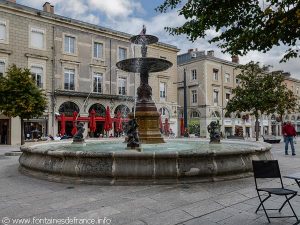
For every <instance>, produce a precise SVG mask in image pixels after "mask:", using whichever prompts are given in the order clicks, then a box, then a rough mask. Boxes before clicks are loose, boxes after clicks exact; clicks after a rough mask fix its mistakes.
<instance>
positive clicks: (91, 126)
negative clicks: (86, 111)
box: [90, 109, 96, 132]
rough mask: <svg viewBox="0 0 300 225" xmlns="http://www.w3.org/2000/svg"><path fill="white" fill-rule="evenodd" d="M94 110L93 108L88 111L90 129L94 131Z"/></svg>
mask: <svg viewBox="0 0 300 225" xmlns="http://www.w3.org/2000/svg"><path fill="white" fill-rule="evenodd" d="M95 115H96V112H95V110H94V109H92V110H91V112H90V131H91V132H95V131H96V117H95Z"/></svg>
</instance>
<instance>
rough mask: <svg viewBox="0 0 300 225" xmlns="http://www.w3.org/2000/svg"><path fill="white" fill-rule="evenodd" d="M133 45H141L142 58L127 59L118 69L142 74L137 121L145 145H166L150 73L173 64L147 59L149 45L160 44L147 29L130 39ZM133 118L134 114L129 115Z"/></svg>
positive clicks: (138, 91) (136, 114)
mask: <svg viewBox="0 0 300 225" xmlns="http://www.w3.org/2000/svg"><path fill="white" fill-rule="evenodd" d="M130 42H131V43H133V44H137V45H141V55H142V57H140V58H131V59H125V60H122V61H120V62H118V63H117V67H118V68H119V69H121V70H124V71H126V72H133V73H140V81H141V82H140V86H139V87H138V89H137V102H136V109H135V115H134V116H135V119H136V120H137V123H138V124H139V136H140V140H141V142H142V143H143V144H154V143H164V140H163V138H162V136H161V133H160V130H159V113H158V111H157V108H156V106H155V104H154V102H153V100H152V88H151V87H150V85H149V84H148V79H149V73H150V72H161V71H164V70H167V69H168V68H170V67H171V66H172V65H173V64H172V63H171V62H169V61H168V60H165V59H158V58H151V57H147V45H149V44H154V43H156V42H158V38H157V37H155V36H152V35H147V34H146V27H145V26H143V29H142V31H141V33H140V34H139V35H136V36H133V37H131V38H130ZM129 117H130V118H133V114H131V115H129Z"/></svg>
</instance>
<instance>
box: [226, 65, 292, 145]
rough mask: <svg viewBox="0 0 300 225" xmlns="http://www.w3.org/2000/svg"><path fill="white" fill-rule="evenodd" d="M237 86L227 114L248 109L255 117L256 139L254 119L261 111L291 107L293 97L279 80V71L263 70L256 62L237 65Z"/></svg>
mask: <svg viewBox="0 0 300 225" xmlns="http://www.w3.org/2000/svg"><path fill="white" fill-rule="evenodd" d="M238 69H240V71H241V73H240V74H239V75H237V78H238V79H239V80H240V85H239V86H237V87H236V88H235V89H233V94H234V97H233V98H232V99H230V100H229V102H228V104H227V106H226V110H227V112H228V113H231V112H235V111H240V112H250V114H251V115H254V116H255V119H256V123H255V130H256V140H258V118H259V115H262V114H264V113H266V114H270V113H274V112H278V113H281V112H280V110H282V109H286V110H290V111H291V110H294V109H295V107H296V103H297V98H296V97H295V96H294V94H293V92H291V91H290V90H288V89H287V87H286V85H285V84H284V83H283V81H284V76H283V75H282V73H280V72H276V73H266V72H265V71H264V70H263V69H262V68H260V67H259V64H258V63H254V62H250V63H248V64H246V65H241V66H239V67H238Z"/></svg>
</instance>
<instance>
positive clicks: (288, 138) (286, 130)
mask: <svg viewBox="0 0 300 225" xmlns="http://www.w3.org/2000/svg"><path fill="white" fill-rule="evenodd" d="M282 132H283V136H284V139H285V154H286V155H288V147H289V143H290V144H291V149H292V155H296V153H295V147H294V137H296V130H295V128H294V126H293V125H292V124H291V122H290V121H288V122H287V123H286V125H285V126H284V127H283V128H282Z"/></svg>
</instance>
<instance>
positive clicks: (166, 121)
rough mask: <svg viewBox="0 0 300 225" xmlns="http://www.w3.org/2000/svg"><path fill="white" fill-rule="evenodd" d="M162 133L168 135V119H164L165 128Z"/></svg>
mask: <svg viewBox="0 0 300 225" xmlns="http://www.w3.org/2000/svg"><path fill="white" fill-rule="evenodd" d="M164 131H165V134H166V135H169V133H170V124H169V120H168V118H166V119H165V127H164Z"/></svg>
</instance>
